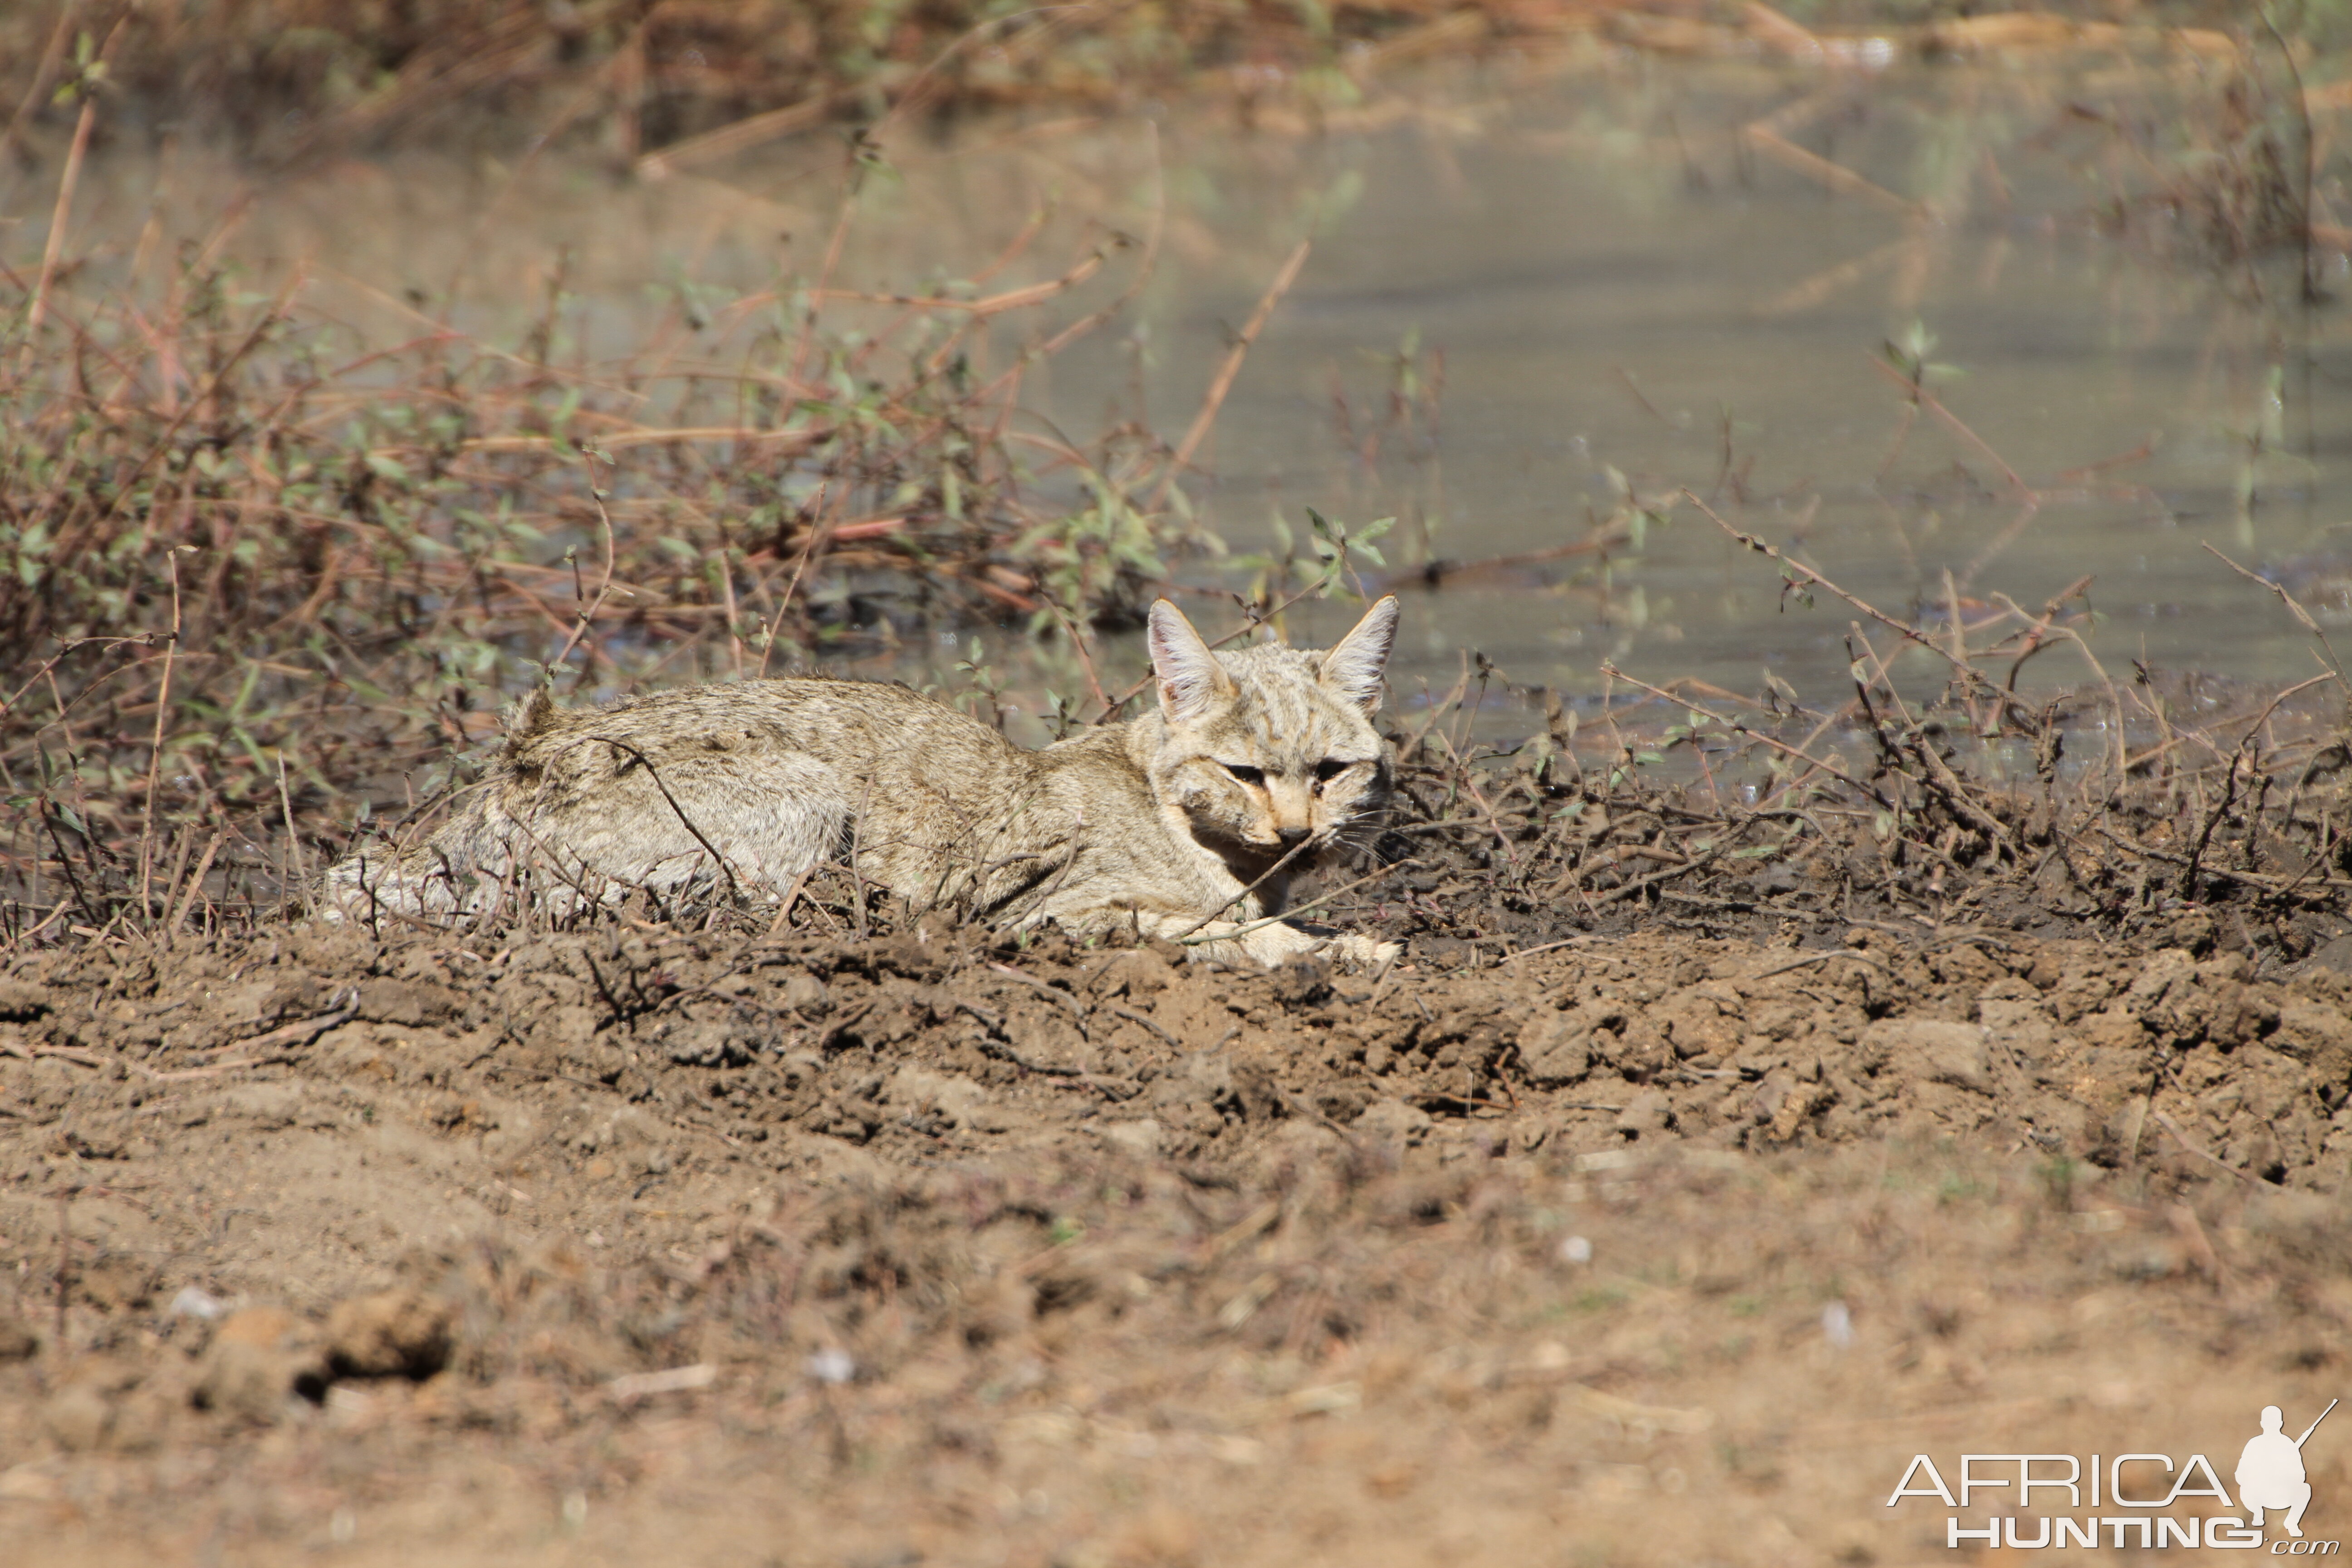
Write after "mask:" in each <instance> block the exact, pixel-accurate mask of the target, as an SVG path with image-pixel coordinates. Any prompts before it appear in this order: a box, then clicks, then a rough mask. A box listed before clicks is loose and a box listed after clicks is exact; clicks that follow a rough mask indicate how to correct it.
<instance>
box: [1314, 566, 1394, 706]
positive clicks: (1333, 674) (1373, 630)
mask: <svg viewBox="0 0 2352 1568" xmlns="http://www.w3.org/2000/svg"><path fill="white" fill-rule="evenodd" d="M1396 629H1397V602H1396V595H1393V594H1391V595H1389V596H1388V597H1387V598H1385V599H1382V600H1381V602H1380V603H1379V604H1377V605H1373V606H1372V607H1371V608H1370V609H1369V610H1366V611H1365V612H1364V618H1363V619H1362V620H1360V621H1358V622H1357V623H1356V629H1355V630H1353V631H1351V632H1349V634H1348V635H1347V636H1346V637H1341V638H1340V639H1339V644H1338V646H1337V647H1333V648H1332V649H1331V651H1330V652H1329V653H1327V654H1325V655H1324V656H1323V671H1322V679H1323V684H1324V685H1326V686H1328V687H1329V688H1330V689H1332V690H1334V691H1337V692H1338V693H1339V695H1341V696H1342V697H1345V698H1348V699H1349V700H1351V701H1353V702H1354V703H1355V704H1356V705H1357V706H1358V707H1360V708H1361V709H1362V710H1364V711H1365V712H1367V713H1377V712H1379V711H1380V709H1381V671H1382V670H1383V669H1385V668H1388V662H1389V650H1390V649H1391V648H1393V647H1396Z"/></svg>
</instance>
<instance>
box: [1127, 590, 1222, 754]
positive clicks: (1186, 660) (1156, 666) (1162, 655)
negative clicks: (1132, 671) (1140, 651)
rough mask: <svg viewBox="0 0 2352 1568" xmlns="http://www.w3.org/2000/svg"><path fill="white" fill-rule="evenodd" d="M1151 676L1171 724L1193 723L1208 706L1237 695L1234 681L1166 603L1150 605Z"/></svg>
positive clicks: (1199, 637) (1148, 636)
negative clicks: (1154, 678) (1156, 679)
mask: <svg viewBox="0 0 2352 1568" xmlns="http://www.w3.org/2000/svg"><path fill="white" fill-rule="evenodd" d="M1145 640H1146V641H1147V642H1148V643H1149V644H1150V648H1151V673H1152V674H1153V675H1155V676H1157V677H1158V678H1159V679H1160V713H1161V715H1162V716H1163V717H1165V718H1166V719H1167V721H1169V722H1170V723H1171V724H1185V723H1190V722H1191V721H1192V720H1195V719H1197V718H1199V717H1200V716H1201V715H1202V713H1203V712H1205V711H1207V710H1208V707H1209V704H1211V703H1212V702H1214V701H1217V700H1221V699H1223V698H1229V697H1231V696H1232V695H1233V694H1234V678H1233V677H1232V676H1230V675H1227V674H1226V673H1225V667H1224V666H1223V665H1222V664H1219V663H1218V662H1217V656H1216V655H1215V654H1213V653H1211V652H1210V651H1209V645H1208V644H1207V643H1204V642H1202V640H1201V634H1200V633H1199V632H1196V631H1194V630H1193V629H1192V622H1190V621H1188V620H1186V619H1185V618H1184V612H1183V611H1181V610H1180V609H1178V608H1177V607H1176V606H1175V605H1171V604H1170V603H1169V602H1168V601H1167V600H1165V599H1155V600H1153V601H1152V604H1151V629H1150V633H1149V634H1148V635H1147V637H1146V638H1145Z"/></svg>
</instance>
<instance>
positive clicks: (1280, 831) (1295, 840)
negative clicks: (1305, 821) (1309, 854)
mask: <svg viewBox="0 0 2352 1568" xmlns="http://www.w3.org/2000/svg"><path fill="white" fill-rule="evenodd" d="M1313 831H1314V829H1313V828H1311V827H1277V828H1276V829H1275V830H1274V836H1275V837H1276V838H1279V839H1281V840H1282V847H1284V848H1285V849H1289V848H1292V847H1296V846H1297V845H1300V844H1304V843H1305V842H1306V841H1307V835H1308V834H1309V833H1312V832H1313Z"/></svg>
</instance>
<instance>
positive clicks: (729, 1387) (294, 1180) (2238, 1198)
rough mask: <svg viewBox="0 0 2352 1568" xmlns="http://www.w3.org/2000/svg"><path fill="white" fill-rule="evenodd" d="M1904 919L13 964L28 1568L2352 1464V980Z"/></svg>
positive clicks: (1699, 1524) (1377, 1523) (1862, 1528)
mask: <svg viewBox="0 0 2352 1568" xmlns="http://www.w3.org/2000/svg"><path fill="white" fill-rule="evenodd" d="M1888 923H1892V922H1883V923H1882V925H1879V926H1855V927H1853V928H1851V929H1848V930H1846V931H1842V932H1840V931H1832V932H1830V933H1828V934H1827V935H1826V937H1823V938H1822V939H1820V940H1817V941H1813V940H1809V942H1808V945H1804V946H1797V945H1788V944H1782V943H1780V942H1774V941H1771V940H1764V941H1758V940H1752V939H1749V938H1728V937H1727V938H1711V937H1707V936H1704V935H1697V934H1692V933H1688V932H1681V931H1662V930H1658V929H1654V928H1652V929H1635V930H1633V931H1628V932H1626V933H1624V934H1622V935H1607V934H1600V933H1591V934H1586V935H1583V936H1580V937H1575V938H1571V939H1569V940H1567V941H1566V942H1564V944H1563V945H1559V946H1555V947H1551V948H1549V950H1547V951H1541V952H1530V953H1528V955H1527V956H1525V957H1520V958H1517V959H1513V960H1509V961H1507V962H1498V960H1497V947H1495V946H1490V947H1489V948H1488V949H1487V950H1486V951H1485V952H1478V951H1475V944H1469V945H1467V946H1465V947H1464V948H1463V949H1461V950H1459V951H1455V952H1453V953H1452V954H1451V956H1450V957H1446V958H1439V957H1434V956H1420V957H1417V958H1415V959H1413V960H1412V961H1410V962H1409V963H1407V964H1405V965H1401V966H1399V967H1397V968H1396V969H1394V970H1393V971H1391V973H1388V974H1386V975H1384V976H1381V977H1379V978H1377V979H1375V978H1374V977H1370V976H1365V975H1360V974H1350V973H1327V972H1325V971H1323V970H1321V969H1319V968H1318V967H1314V966H1307V967H1302V968H1297V969H1293V970H1288V971H1285V972H1282V973H1275V974H1271V975H1267V974H1255V973H1253V974H1237V973H1225V972H1222V971H1217V970H1213V969H1211V968H1207V967H1205V966H1201V965H1190V964H1186V963H1183V962H1182V960H1181V954H1180V953H1179V952H1178V951H1177V950H1175V949H1172V948H1169V947H1166V946H1164V945H1163V946H1144V947H1134V948H1127V949H1116V950H1086V949H1079V948H1075V947H1072V946H1071V945H1069V944H1067V943H1066V942H1063V941H1062V940H1060V939H1058V938H1048V939H1046V940H1045V941H1044V942H1032V943H1030V944H1028V945H1026V946H1019V945H1013V944H1009V943H1003V942H992V941H991V940H990V939H987V938H985V937H984V936H982V935H979V934H977V933H973V932H971V931H961V930H954V929H940V930H915V931H908V932H906V933H904V934H899V935H893V936H877V937H874V938H871V939H869V940H866V941H863V942H860V941H856V940H854V939H850V938H847V937H842V938H820V937H817V936H814V935H809V934H805V933H800V932H794V933H792V934H789V935H787V936H785V937H783V938H782V939H779V940H777V941H774V942H764V941H758V940H750V939H745V938H741V937H735V936H723V935H713V934H704V935H696V934H692V933H688V932H680V931H669V930H663V929H657V928H654V929H643V930H630V929H627V928H626V926H625V925H618V926H607V927H605V928H603V929H599V930H594V931H585V932H577V933H560V932H559V933H553V934H541V935H540V936H537V937H533V938H530V940H527V941H525V940H520V939H519V940H518V941H517V942H513V943H510V944H508V945H503V946H499V945H493V944H492V943H491V942H487V941H486V942H481V943H479V944H478V945H472V944H469V942H468V941H467V939H465V938H461V937H455V936H450V935H446V934H434V933H425V932H415V933H410V934H408V935H405V936H394V937H388V938H385V939H383V940H377V939H375V938H372V937H370V936H368V935H366V934H364V933H360V932H352V931H332V930H326V929H321V928H318V927H310V926H305V925H302V924H299V923H286V924H283V925H279V926H276V927H274V928H273V927H268V926H265V927H261V928H257V929H256V930H254V931H249V932H247V933H246V934H242V935H237V936H233V937H223V938H216V939H210V940H198V939H196V938H194V937H190V936H183V937H181V938H180V940H179V943H178V945H176V946H171V947H156V946H143V947H142V946H139V945H135V944H134V945H122V944H113V945H100V944H90V945H87V946H84V947H81V948H79V949H78V950H74V951H58V952H48V953H46V954H43V953H38V952H19V954H18V955H17V957H16V961H15V963H14V964H13V967H12V971H11V973H10V974H9V975H8V977H7V979H6V981H5V985H4V986H0V1019H5V1020H6V1021H5V1023H0V1279H5V1281H6V1283H5V1285H0V1356H5V1358H6V1364H5V1365H0V1557H5V1558H7V1559H8V1560H10V1561H16V1562H27V1563H30V1562H40V1563H125V1562H132V1561H137V1562H142V1563H183V1562H186V1563H277V1562H295V1561H301V1562H310V1561H317V1560H320V1559H321V1558H322V1557H323V1558H325V1559H328V1560H336V1561H351V1562H354V1563H361V1562H379V1561H381V1562H386V1563H389V1562H394V1561H415V1560H420V1554H422V1560H425V1561H432V1562H436V1563H475V1562H491V1561H498V1562H508V1561H551V1562H567V1563H569V1562H611V1563H646V1562H693V1563H745V1564H771V1563H773V1564H802V1563H845V1564H847V1563H857V1564H869V1565H877V1568H878V1565H881V1564H904V1563H1017V1564H1038V1565H1041V1568H1042V1565H1045V1564H1066V1565H1070V1568H1078V1565H1082V1564H1103V1565H1106V1568H1108V1565H1114V1564H1185V1563H1192V1564H1210V1563H1220V1564H1222V1563H1425V1562H1433V1561H1440V1560H1444V1561H1448V1562H1453V1563H1497V1564H1501V1563H1511V1564H1520V1563H1640V1562H1664V1561H1678V1562H1723V1563H1856V1564H1860V1563H1901V1562H1907V1561H1914V1560H1917V1559H1920V1558H1922V1557H1936V1558H1938V1559H1942V1558H1946V1557H1948V1548H1947V1546H1946V1541H1945V1535H1944V1531H1945V1529H1946V1524H1945V1519H1946V1514H1947V1511H1948V1510H1944V1509H1943V1508H1942V1507H1941V1506H1940V1505H1939V1504H1937V1503H1936V1502H1935V1501H1934V1500H1932V1499H1930V1500H1927V1503H1926V1504H1925V1505H1924V1506H1923V1505H1922V1504H1921V1503H1919V1502H1916V1501H1910V1500H1906V1502H1904V1503H1903V1504H1902V1505H1901V1506H1899V1507H1898V1508H1895V1509H1892V1510H1890V1509H1889V1508H1887V1507H1886V1506H1885V1499H1886V1497H1887V1495H1888V1494H1889V1493H1890V1492H1891V1491H1892V1490H1893V1489H1894V1488H1895V1484H1896V1480H1897V1478H1898V1477H1899V1476H1900V1475H1901V1473H1902V1471H1903V1468H1904V1467H1905V1465H1906V1463H1907V1462H1908V1460H1909V1458H1910V1457H1911V1456H1912V1455H1913V1454H1914V1453H1915V1452H1920V1451H1927V1452H1930V1453H1932V1454H1934V1455H1936V1456H1937V1458H1938V1462H1939V1463H1943V1462H1944V1461H1945V1460H1946V1459H1947V1458H1950V1457H1955V1456H1957V1454H1958V1452H1960V1451H1961V1450H1962V1449H1964V1448H1965V1449H1967V1450H1969V1451H1972V1452H1993V1451H2017V1450H2032V1451H2036V1452H2046V1453H2080V1454H2088V1453H2091V1452H2105V1453H2110V1454H2112V1453H2115V1452H2117V1451H2120V1450H2119V1447H2118V1446H2119V1445H2128V1446H2129V1447H2132V1448H2135V1449H2141V1450H2147V1451H2159V1452H2168V1453H2172V1454H2178V1455H2186V1454H2187V1453H2189V1452H2191V1451H2200V1452H2208V1453H2210V1454H2212V1455H2214V1456H2215V1457H2216V1465H2217V1468H2220V1469H2221V1471H2222V1472H2223V1475H2224V1478H2225V1479H2226V1477H2227V1474H2228V1470H2229V1466H2230V1463H2231V1460H2233V1458H2234V1456H2235V1453H2236V1447H2235V1445H2238V1444H2240V1443H2242V1441H2243V1439H2244V1438H2245V1437H2247V1436H2252V1433H2253V1431H2254V1423H2253V1415H2254V1412H2255V1410H2256V1409H2257V1408H2258V1407H2259V1405H2262V1404H2264V1403H2278V1404H2280V1405H2283V1406H2284V1407H2285V1409H2286V1411H2287V1414H2288V1416H2289V1418H2290V1422H2291V1423H2292V1424H2294V1425H2295V1426H2297V1427H2298V1428H2299V1426H2300V1425H2301V1423H2302V1422H2303V1421H2305V1420H2307V1419H2308V1417H2309V1415H2312V1414H2316V1412H2317V1410H2318V1408H2319V1407H2320V1406H2321V1405H2324V1404H2325V1403H2326V1399H2327V1398H2328V1397H2331V1396H2332V1395H2333V1394H2335V1393H2336V1392H2337V1390H2338V1387H2339V1384H2340V1381H2341V1379H2342V1376H2343V1371H2344V1365H2345V1362H2344V1345H2345V1330H2346V1323H2347V1315H2352V1277H2347V1267H2352V1232H2347V1227H2346V1226H2345V1224H2344V1218H2345V1208H2344V1199H2343V1197H2342V1195H2341V1189H2342V1187H2343V1185H2344V1183H2345V1179H2346V1176H2347V1173H2352V1106H2348V1105H2347V1095H2348V1094H2352V975H2347V973H2345V972H2344V970H2343V969H2342V968H2340V967H2338V966H2337V965H2338V962H2339V960H2340V959H2341V957H2342V955H2341V954H2340V953H2339V952H2338V950H2337V949H2336V948H2333V947H2322V948H2321V949H2320V950H2319V951H2318V952H2316V953H2315V954H2314V955H2312V956H2310V957H2306V958H2305V959H2302V960H2300V961H2298V962H2296V963H2292V964H2287V963H2281V962H2279V960H2278V958H2277V955H2276V954H2269V955H2265V956H2263V957H2261V958H2260V959H2257V958H2255V957H2253V956H2251V955H2250V954H2249V953H2248V952H2243V951H2229V950H2227V949H2225V948H2221V947H2217V946H2206V947H2205V948H2203V950H2202V951H2199V950H2197V949H2194V948H2184V947H2164V946H2156V945H2146V946H2141V947H2137V948H2135V947H2131V946H2128V945H2126V944H2122V943H2119V942H2113V941H2086V940H2050V939H2040V938H2035V937H2032V936H2028V935H2023V934H2019V933H2015V932H2002V933H1999V934H1989V933H1988V932H1986V931H1982V930H1976V929H1967V930H1961V929H1953V930H1948V931H1944V932H1943V933H1941V934H1940V935H1939V934H1936V933H1932V932H1928V931H1925V929H1924V928H1921V929H1919V930H1915V931H1911V932H1907V933H1906V932H1896V931H1889V930H1886V929H1884V925H1885V924H1888ZM1497 945H1499V944H1497ZM2321 1432H2322V1436H2320V1437H2318V1438H2315V1439H2314V1440H2313V1442H2312V1443H2311V1444H2310V1445H2309V1446H2308V1447H2307V1450H2306V1452H2307V1454H2308V1464H2309V1468H2310V1473H2311V1477H2312V1479H2313V1482H2314V1484H2315V1489H2317V1492H2318V1496H2319V1499H2320V1500H2319V1501H2318V1502H2316V1503H2315V1505H2314V1507H2313V1511H2312V1513H2311V1515H2310V1517H2309V1518H2308V1519H2307V1520H2306V1521H2305V1522H2306V1528H2307V1529H2309V1530H2310V1531H2311V1533H2312V1535H2313V1536H2314V1537H2315V1538H2321V1537H2327V1538H2332V1537H2333V1535H2334V1534H2335V1533H2336V1532H2337V1531H2345V1530H2347V1529H2352V1460H2347V1456H2352V1434H2347V1435H2346V1436H2345V1437H2344V1438H2343V1440H2341V1441H2336V1440H2335V1438H2336V1435H2335V1434H2332V1433H2330V1432H2329V1431H2328V1429H2327V1428H2326V1427H2325V1426H2323V1428H2322V1429H2321ZM2224 1450H2227V1452H2226V1453H2224ZM2045 1495H2046V1494H2045ZM1983 1511H1984V1510H1983V1507H1982V1499H1981V1497H1980V1498H1979V1506H1978V1509H1977V1510H1975V1513H1981V1512H1983ZM2175 1511H2177V1512H2181V1513H2183V1514H2194V1513H2196V1512H2198V1511H2199V1510H2198V1508H2197V1507H2196V1506H2193V1503H2192V1502H2190V1501H2184V1502H2183V1503H2182V1504H2181V1505H2180V1507H2179V1509H2178V1510H2175ZM1967 1522H1968V1523H1969V1524H1971V1525H1973V1524H1976V1523H1979V1520H1978V1519H1977V1518H1976V1517H1975V1516H1974V1514H1972V1515H1971V1516H1970V1517H1969V1519H1968V1520H1967ZM2057 1555H2058V1556H2059V1557H2063V1556H2065V1555H2066V1554H2065V1553H2060V1554H2057Z"/></svg>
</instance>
